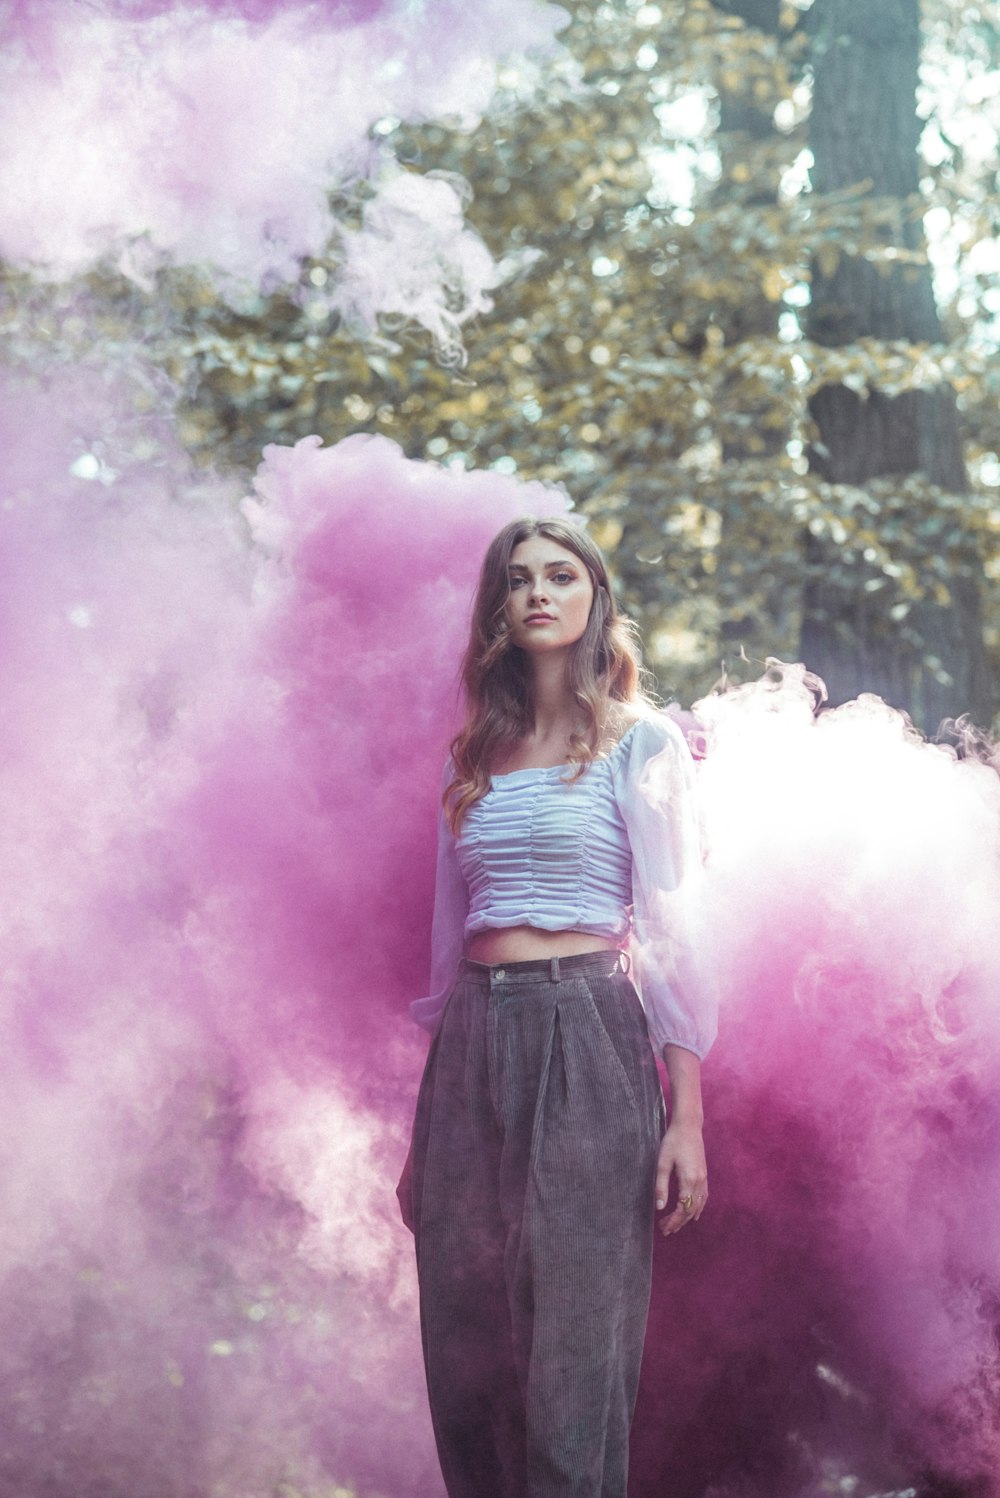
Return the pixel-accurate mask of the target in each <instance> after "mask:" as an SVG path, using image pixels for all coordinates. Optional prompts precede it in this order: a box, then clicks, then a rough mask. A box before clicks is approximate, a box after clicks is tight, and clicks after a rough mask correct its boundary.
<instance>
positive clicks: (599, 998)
mask: <svg viewBox="0 0 1000 1498" xmlns="http://www.w3.org/2000/svg"><path fill="white" fill-rule="evenodd" d="M619 967H620V963H619V960H618V954H617V953H616V952H597V953H592V952H588V953H587V954H586V955H584V956H581V957H568V958H566V957H564V958H562V959H557V958H553V959H551V960H545V961H542V962H517V963H508V964H506V965H505V966H504V967H492V968H491V967H486V966H484V965H482V964H479V963H474V962H469V961H467V960H466V961H463V962H462V964H461V965H460V968H459V973H458V976H457V979H456V982H455V985H454V987H453V989H452V992H451V994H450V996H449V999H448V1002H447V1005H446V1008H445V1011H444V1014H443V1016H442V1019H441V1022H440V1025H439V1027H438V1030H437V1033H436V1035H435V1037H434V1040H433V1042H432V1045H431V1050H430V1054H429V1056H428V1058H427V1066H426V1069H425V1071H424V1077H423V1081H422V1083H421V1088H420V1096H419V1100H418V1103H417V1112H416V1120H415V1125H414V1164H413V1205H414V1217H415V1226H416V1248H417V1270H418V1278H419V1284H420V1313H421V1329H422V1334H423V1346H424V1360H425V1366H426V1372H427V1388H428V1395H429V1399H430V1407H431V1416H432V1420H433V1424H434V1434H435V1437H436V1440H437V1447H438V1454H439V1457H440V1461H441V1467H442V1471H443V1473H444V1479H445V1484H446V1487H447V1489H448V1493H449V1498H571V1495H572V1498H625V1492H626V1482H627V1473H628V1436H629V1426H630V1425H631V1422H632V1413H633V1410H634V1407H635V1397H636V1389H637V1385H638V1378H639V1364H640V1361H641V1357H642V1343H643V1337H644V1335H645V1328H646V1315H647V1311H648V1306H649V1289H650V1272H651V1261H652V1232H653V1216H654V1204H653V1190H654V1181H655V1174H656V1157H657V1151H658V1147H659V1142H660V1139H661V1137H662V1134H663V1127H664V1104H663V1094H662V1092H661V1090H660V1081H659V1076H658V1074H657V1069H656V1063H655V1061H654V1058H653V1053H652V1049H651V1047H650V1044H649V1039H648V1036H647V1032H646V1022H645V1017H644V1015H643V1012H642V1006H641V1005H640V1003H639V999H638V996H637V995H636V992H635V989H634V988H633V986H632V984H631V982H630V981H629V979H628V977H627V976H626V974H625V973H623V972H621V971H619Z"/></svg>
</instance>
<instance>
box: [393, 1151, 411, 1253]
mask: <svg viewBox="0 0 1000 1498" xmlns="http://www.w3.org/2000/svg"><path fill="white" fill-rule="evenodd" d="M396 1199H397V1201H398V1202H399V1215H400V1217H402V1219H403V1222H404V1223H405V1224H406V1226H407V1227H408V1228H409V1230H410V1232H411V1233H412V1232H414V1226H413V1142H412V1140H411V1141H410V1148H409V1150H408V1151H407V1155H406V1164H405V1165H404V1166H403V1174H402V1175H401V1176H400V1178H399V1185H398V1186H397V1187H396Z"/></svg>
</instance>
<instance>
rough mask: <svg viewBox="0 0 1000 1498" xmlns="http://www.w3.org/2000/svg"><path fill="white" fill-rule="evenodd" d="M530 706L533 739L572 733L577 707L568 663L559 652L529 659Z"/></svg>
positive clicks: (578, 710)
mask: <svg viewBox="0 0 1000 1498" xmlns="http://www.w3.org/2000/svg"><path fill="white" fill-rule="evenodd" d="M531 707H532V716H533V718H534V737H535V738H539V739H544V738H548V737H549V736H550V735H555V734H558V733H567V732H568V733H572V731H573V729H574V728H575V727H576V725H577V722H578V719H579V716H580V707H579V704H578V703H577V700H576V698H575V696H574V695H573V691H572V688H571V687H570V684H569V662H568V660H567V659H566V657H565V656H564V655H563V654H562V652H561V651H551V652H549V653H546V654H545V655H536V656H533V657H532V658H531Z"/></svg>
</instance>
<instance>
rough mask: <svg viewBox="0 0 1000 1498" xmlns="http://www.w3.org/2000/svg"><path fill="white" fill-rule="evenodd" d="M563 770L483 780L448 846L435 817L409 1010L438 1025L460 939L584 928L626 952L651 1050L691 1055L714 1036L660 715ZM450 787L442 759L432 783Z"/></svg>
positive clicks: (679, 786) (684, 791)
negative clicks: (526, 929) (423, 971)
mask: <svg viewBox="0 0 1000 1498" xmlns="http://www.w3.org/2000/svg"><path fill="white" fill-rule="evenodd" d="M568 773H572V768H571V767H569V766H567V765H552V766H548V767H546V768H543V769H529V770H512V771H510V773H509V774H506V775H494V776H493V778H492V782H491V786H490V789H489V790H488V791H487V793H486V795H485V796H484V797H483V798H482V799H481V800H480V801H478V802H476V804H475V805H474V806H472V807H471V808H470V809H469V811H468V812H467V813H466V815H465V819H464V821H463V824H462V829H461V833H460V835H459V837H458V838H457V839H456V838H455V837H454V836H453V835H452V832H451V829H450V828H449V826H448V822H447V819H446V817H445V815H444V811H443V809H442V811H441V814H440V817H439V828H438V858H437V878H436V884H435V899H434V921H433V926H432V931H431V993H430V995H429V996H428V997H427V998H423V999H418V1000H417V1001H416V1002H415V1003H414V1004H411V1006H410V1012H411V1014H412V1015H413V1017H414V1019H415V1020H416V1021H417V1022H418V1024H421V1025H423V1026H424V1027H425V1029H428V1030H432V1031H433V1030H434V1029H435V1028H436V1026H437V1022H438V1019H439V1017H440V1014H441V1011H442V1009H443V1008H444V1003H445V1000H446V999H447V997H448V993H449V991H450V989H451V986H452V984H453V982H454V979H455V973H456V969H457V966H458V962H459V959H460V958H461V956H462V954H463V951H464V947H465V943H466V940H467V938H468V937H470V936H473V935H474V934H475V933H476V932H478V931H484V930H487V929H491V928H495V927H508V926H525V925H527V926H535V927H537V928H538V929H540V930H542V931H584V932H589V933H592V934H593V935H595V936H603V937H609V938H612V939H613V940H616V941H619V942H620V943H621V944H622V946H626V945H628V944H629V940H630V938H631V953H632V959H633V964H634V971H635V976H636V978H637V980H638V981H637V987H638V988H639V992H640V995H641V998H642V1002H643V1007H644V1009H645V1011H646V1020H647V1024H648V1026H649V1032H650V1038H651V1040H652V1042H653V1044H654V1046H655V1047H656V1049H657V1051H662V1048H663V1046H664V1045H666V1044H674V1045H681V1046H684V1047H686V1048H687V1049H688V1050H691V1051H694V1052H695V1053H696V1054H697V1055H699V1056H704V1055H705V1053H706V1052H707V1051H708V1048H709V1046H710V1045H711V1043H712V1041H713V1039H714V1037H715V1031H716V1016H715V1005H714V1002H713V1001H712V998H711V995H710V993H709V988H710V985H708V984H706V983H705V982H704V981H703V980H701V979H700V978H699V977H698V969H699V967H700V966H701V964H699V962H698V961H697V960H696V953H695V950H694V948H695V945H696V943H695V939H694V929H695V925H696V924H697V908H696V907H697V903H698V899H697V895H698V885H699V883H700V873H701V853H700V839H699V835H698V817H697V811H696V805H695V786H694V765H693V763H692V760H691V755H690V753H689V751H688V747H687V744H686V742H685V739H684V735H683V734H682V733H681V731H680V729H679V728H678V727H677V725H676V724H675V723H674V722H673V721H672V720H671V719H670V718H669V717H667V716H666V715H665V714H662V713H656V714H653V715H651V716H649V717H648V718H640V719H639V720H638V721H637V722H636V723H634V724H633V725H632V727H631V728H630V729H629V730H628V731H627V732H626V733H625V735H624V736H623V738H622V739H620V740H619V742H618V743H617V744H616V745H615V746H614V747H613V748H612V749H611V750H610V752H609V753H608V754H606V755H604V756H601V757H599V758H598V759H595V760H594V762H593V763H592V764H591V765H589V766H588V767H587V769H586V770H585V771H584V773H583V774H582V775H581V776H580V777H579V779H578V780H568V779H567V778H566V776H567V774H568ZM450 777H451V765H450V762H449V764H448V766H446V769H445V782H444V783H445V785H447V783H448V780H449V779H450Z"/></svg>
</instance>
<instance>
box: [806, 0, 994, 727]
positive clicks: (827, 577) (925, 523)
mask: <svg viewBox="0 0 1000 1498" xmlns="http://www.w3.org/2000/svg"><path fill="white" fill-rule="evenodd" d="M809 20H810V31H811V32H812V59H813V67H814V79H815V82H814V99H813V110H812V123H811V145H812V151H813V156H814V159H815V167H814V171H813V184H814V187H815V190H816V191H817V192H818V193H827V192H832V191H835V190H837V189H840V188H844V187H848V186H851V185H854V184H858V183H861V182H868V183H870V184H871V190H872V192H873V193H874V194H875V195H876V196H878V197H881V198H895V199H897V200H898V202H899V213H898V223H897V225H896V226H895V228H894V230H893V231H892V232H891V235H890V234H889V232H888V231H887V243H889V242H891V243H894V244H895V245H897V246H902V247H905V248H906V249H909V250H920V249H922V247H923V232H922V227H921V225H920V222H919V218H918V219H917V220H916V221H914V218H913V215H912V214H911V213H910V212H908V208H909V205H907V204H906V203H905V202H904V200H905V199H907V198H909V199H911V202H912V201H913V199H914V198H915V196H916V194H917V193H918V190H919V160H918V151H917V148H918V139H919V133H920V129H921V122H920V120H919V119H918V117H917V113H916V87H917V68H918V63H919V55H920V27H919V14H918V0H878V4H873V3H872V0H816V3H815V5H814V7H813V10H812V12H810V16H809ZM886 269H887V267H886V265H885V264H883V265H882V266H881V267H877V266H876V265H873V264H872V263H870V262H869V261H866V260H862V259H859V258H853V257H849V256H847V255H844V254H841V255H840V257H839V259H838V260H837V262H836V265H832V264H830V263H829V261H828V260H826V258H825V257H824V261H823V263H822V264H821V263H820V262H819V260H817V261H816V263H814V266H813V282H812V306H811V311H810V317H809V328H808V331H809V334H810V336H811V337H812V339H813V340H814V341H815V342H817V343H819V344H823V345H826V346H827V347H832V346H836V345H841V344H847V343H852V342H854V341H856V340H857V339H859V338H862V337H870V338H877V339H884V340H890V339H900V340H909V341H911V342H940V341H941V339H942V333H941V327H940V323H939V319H938V314H937V308H936V306H935V303H934V294H933V288H932V284H931V276H930V271H929V268H928V267H927V266H926V265H914V264H908V263H907V262H906V261H905V260H904V261H903V262H902V263H898V264H893V265H892V266H891V268H890V269H889V273H888V274H886V273H885V272H886ZM810 410H811V414H812V417H813V420H814V421H815V423H816V426H817V428H818V432H819V441H818V442H817V443H816V444H815V446H814V447H813V449H812V452H811V454H810V462H811V465H812V468H813V471H814V472H816V473H818V474H820V475H821V476H822V477H823V478H824V479H826V480H828V481H829V482H831V483H844V484H853V485H857V486H859V487H862V488H863V487H865V485H866V484H867V483H868V482H869V481H870V480H872V479H877V478H886V477H891V476H897V475H898V476H899V478H900V479H901V480H902V479H904V478H905V477H906V476H908V475H915V474H916V475H923V476H924V477H925V478H926V479H927V480H928V481H929V482H930V483H932V484H934V485H937V486H939V487H941V488H942V489H945V490H947V491H949V492H950V493H952V494H956V493H963V492H965V490H966V487H967V480H966V474H965V467H964V462H963V456H962V446H961V439H960V436H959V428H958V421H957V415H956V409H955V399H954V395H953V392H952V391H951V390H950V389H949V388H947V387H940V388H938V389H935V390H916V391H910V392H907V393H905V394H902V395H898V396H895V397H890V396H887V395H884V394H881V393H879V392H877V391H876V392H873V393H871V394H870V395H869V396H868V397H867V399H865V398H862V397H861V396H859V395H858V394H857V393H855V392H854V391H852V390H850V389H848V388H847V387H846V386H844V385H840V384H831V385H826V386H824V387H823V388H821V389H820V390H819V391H818V392H817V393H816V394H815V396H814V397H813V399H812V401H811V402H810ZM956 513H960V512H956V511H954V510H952V511H950V512H949V514H950V515H951V516H954V515H955V514H956ZM949 514H942V515H939V516H937V517H935V516H933V515H931V516H928V515H927V513H926V512H925V511H922V512H921V515H920V525H921V526H922V527H923V529H924V533H925V534H926V535H934V534H939V535H940V551H941V552H942V553H946V554H947V556H948V558H949V560H950V562H951V568H950V572H951V576H950V577H949V579H948V581H947V592H948V594H949V595H950V596H947V597H943V596H942V595H941V593H940V592H939V593H938V596H937V598H936V599H932V598H929V597H926V596H925V597H923V598H921V599H918V600H916V601H914V602H913V604H912V606H911V608H910V612H909V614H908V615H907V616H906V619H905V622H904V621H901V620H899V619H896V620H895V621H894V619H893V617H892V616H891V615H890V608H891V606H892V604H893V603H896V602H898V594H894V591H893V589H892V588H891V587H888V586H884V585H883V583H884V579H883V578H881V577H880V575H879V573H878V572H877V571H876V570H875V568H873V567H872V566H871V565H869V564H868V563H865V562H864V561H863V560H860V559H859V560H858V561H856V562H855V563H854V564H853V565H846V564H845V561H844V557H843V556H842V555H841V554H840V553H838V551H836V550H835V549H834V548H833V546H832V544H831V543H829V542H828V541H826V540H825V539H824V540H818V539H817V538H816V537H813V536H809V537H807V539H806V543H805V553H806V564H807V582H806V588H805V598H804V614H803V625H802V636H801V653H802V658H803V659H804V660H805V662H806V664H807V665H808V666H809V667H810V669H812V670H814V671H817V672H818V673H819V674H820V675H821V676H822V677H823V678H824V679H825V681H826V683H827V685H828V687H829V689H830V694H831V700H832V701H834V702H837V701H843V700H845V699H847V698H849V697H853V696H856V695H857V693H859V692H863V691H870V692H877V693H878V694H879V695H880V696H882V697H885V698H886V699H887V700H888V701H890V702H892V703H893V704H894V705H896V706H899V707H902V708H905V709H906V710H908V711H909V712H910V713H911V715H912V716H913V717H914V718H915V719H916V721H918V722H919V723H920V724H921V725H922V726H923V727H925V728H929V729H933V728H935V727H936V726H937V724H938V722H939V721H940V719H941V718H943V717H946V716H957V715H959V714H961V713H965V712H970V713H972V714H973V716H974V717H975V718H977V719H978V721H980V722H983V723H986V722H988V721H989V718H990V716H991V713H992V708H993V701H992V691H991V682H990V672H989V665H988V660H987V655H986V650H985V645H984V641H983V633H982V619H981V604H980V594H979V586H978V558H977V552H976V548H975V543H974V541H973V540H972V538H971V537H970V536H968V535H963V534H962V532H961V527H960V526H959V527H957V528H956V525H955V522H954V520H953V519H949ZM876 525H878V522H876ZM913 529H914V531H915V530H916V529H917V524H916V522H914V524H913ZM911 541H912V538H910V539H909V540H908V541H907V542H904V550H905V551H907V552H910V553H911V554H912V552H913V546H912V544H911ZM918 549H919V548H918ZM896 612H897V613H898V612H899V610H897V611H896Z"/></svg>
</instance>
